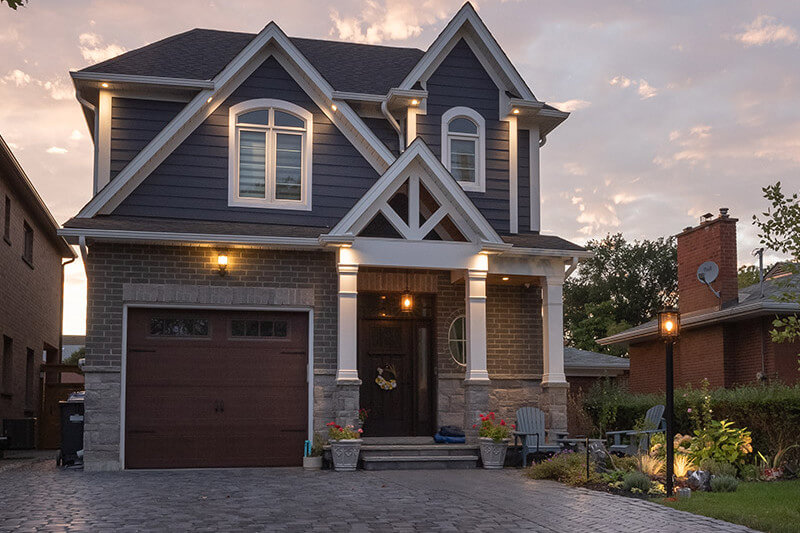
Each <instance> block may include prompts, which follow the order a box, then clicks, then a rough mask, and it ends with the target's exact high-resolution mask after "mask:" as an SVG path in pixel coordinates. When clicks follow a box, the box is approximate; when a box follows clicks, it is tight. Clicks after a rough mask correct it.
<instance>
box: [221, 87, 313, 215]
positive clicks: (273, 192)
mask: <svg viewBox="0 0 800 533" xmlns="http://www.w3.org/2000/svg"><path fill="white" fill-rule="evenodd" d="M313 125H314V120H313V116H312V114H311V113H310V112H309V111H307V110H305V109H303V108H302V107H300V106H298V105H295V104H293V103H291V102H285V101H283V100H275V99H271V98H260V99H256V100H248V101H246V102H242V103H240V104H236V105H234V106H232V107H231V108H230V116H229V128H228V129H229V143H228V144H229V148H228V159H229V184H228V205H231V206H238V207H263V208H272V209H301V210H310V209H311V155H312V154H311V151H312V146H313V143H312V141H313Z"/></svg>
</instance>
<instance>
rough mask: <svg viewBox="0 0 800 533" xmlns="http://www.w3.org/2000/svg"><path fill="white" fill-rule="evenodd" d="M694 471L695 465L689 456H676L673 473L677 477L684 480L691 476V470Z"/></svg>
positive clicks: (680, 454) (678, 454) (677, 454)
mask: <svg viewBox="0 0 800 533" xmlns="http://www.w3.org/2000/svg"><path fill="white" fill-rule="evenodd" d="M692 469H694V463H693V462H692V460H691V459H690V458H689V456H688V455H685V454H682V453H676V454H675V460H674V461H673V462H672V471H673V473H674V474H675V476H676V477H679V478H684V477H686V476H688V475H689V470H692Z"/></svg>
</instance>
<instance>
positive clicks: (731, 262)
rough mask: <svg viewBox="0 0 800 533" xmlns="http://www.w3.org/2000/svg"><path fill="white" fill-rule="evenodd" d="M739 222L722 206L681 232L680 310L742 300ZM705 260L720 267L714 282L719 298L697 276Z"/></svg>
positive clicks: (704, 307) (702, 308) (707, 307)
mask: <svg viewBox="0 0 800 533" xmlns="http://www.w3.org/2000/svg"><path fill="white" fill-rule="evenodd" d="M736 222H737V219H735V218H731V217H730V216H729V215H728V209H727V208H725V207H723V208H721V209H720V210H719V215H718V216H717V217H716V218H713V217H712V215H711V214H710V213H709V214H707V215H704V217H703V220H702V221H701V222H700V225H698V226H695V227H688V228H686V229H684V230H683V231H682V232H681V233H679V234H678V236H677V237H678V294H679V296H678V302H679V305H680V310H681V313H691V312H693V311H699V310H705V309H707V310H712V309H721V308H722V307H725V306H727V305H728V304H730V303H732V302H736V301H738V299H739V284H738V279H737V257H736ZM706 261H713V262H715V263H716V264H717V266H718V267H719V275H718V276H717V279H716V280H715V281H714V282H713V283H711V286H712V287H713V288H714V290H716V291H718V292H719V293H720V298H717V297H716V296H715V295H714V293H712V292H711V291H710V290H709V288H708V287H707V286H706V285H705V284H704V283H701V282H700V281H699V280H698V279H697V268H698V267H699V266H700V265H701V264H703V263H704V262H706Z"/></svg>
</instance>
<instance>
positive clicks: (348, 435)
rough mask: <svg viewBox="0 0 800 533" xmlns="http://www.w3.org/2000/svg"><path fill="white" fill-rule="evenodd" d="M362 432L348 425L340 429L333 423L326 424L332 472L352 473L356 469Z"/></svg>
mask: <svg viewBox="0 0 800 533" xmlns="http://www.w3.org/2000/svg"><path fill="white" fill-rule="evenodd" d="M363 432H364V430H363V429H361V428H359V429H355V428H354V427H353V426H350V425H348V426H345V427H342V426H340V425H338V424H336V423H335V422H328V440H329V441H330V442H331V456H332V457H333V468H334V470H336V471H337V472H352V471H353V470H355V469H356V466H357V465H358V456H359V454H360V453H361V434H362V433H363Z"/></svg>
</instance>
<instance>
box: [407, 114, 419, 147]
mask: <svg viewBox="0 0 800 533" xmlns="http://www.w3.org/2000/svg"><path fill="white" fill-rule="evenodd" d="M418 112H419V109H417V108H416V107H412V106H409V107H408V111H407V112H406V148H408V146H409V145H410V144H411V143H412V142H414V139H416V138H417V113H418Z"/></svg>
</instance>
